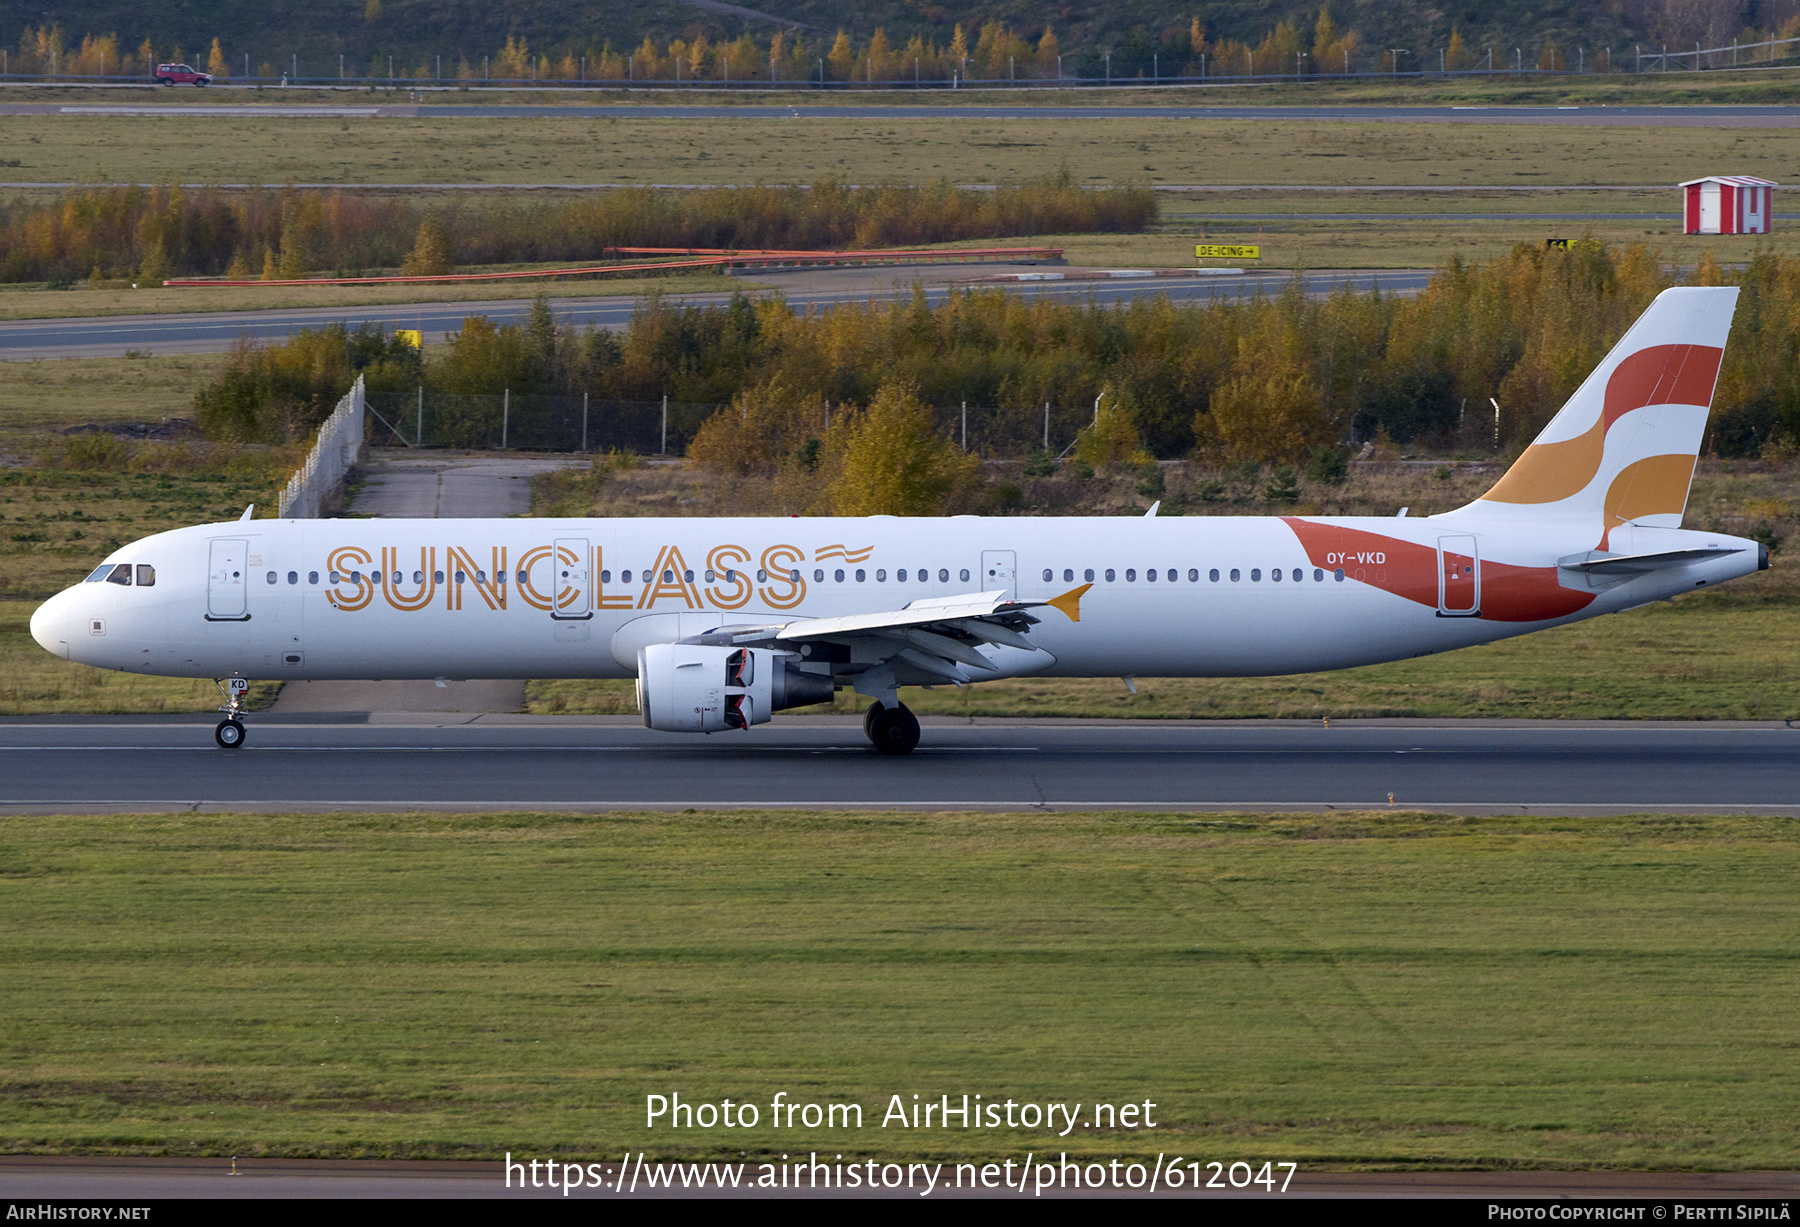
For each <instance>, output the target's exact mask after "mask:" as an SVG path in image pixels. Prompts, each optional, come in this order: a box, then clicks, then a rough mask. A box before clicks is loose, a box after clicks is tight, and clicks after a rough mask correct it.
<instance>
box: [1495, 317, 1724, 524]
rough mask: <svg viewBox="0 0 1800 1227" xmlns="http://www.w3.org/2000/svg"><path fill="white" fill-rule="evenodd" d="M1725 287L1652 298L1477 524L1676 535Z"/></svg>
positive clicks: (1715, 373) (1714, 365)
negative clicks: (1572, 524)
mask: <svg viewBox="0 0 1800 1227" xmlns="http://www.w3.org/2000/svg"><path fill="white" fill-rule="evenodd" d="M1737 296H1738V291H1737V289H1736V288H1735V287H1710V286H1709V287H1683V288H1679V289H1673V290H1664V291H1663V292H1662V293H1661V294H1658V295H1657V296H1656V301H1655V302H1653V303H1651V304H1650V309H1649V310H1647V311H1645V312H1644V314H1643V315H1642V316H1640V317H1639V318H1638V321H1637V323H1635V324H1633V325H1632V326H1631V329H1630V331H1628V332H1627V333H1626V334H1625V335H1624V336H1623V337H1622V338H1620V340H1619V343H1618V344H1617V345H1615V346H1613V349H1612V352H1611V353H1609V354H1607V355H1606V358H1605V359H1604V360H1603V361H1602V362H1601V363H1600V365H1599V366H1598V367H1596V368H1594V373H1593V374H1592V375H1589V376H1588V378H1587V380H1586V382H1584V383H1583V384H1582V385H1581V387H1579V388H1577V389H1576V390H1575V395H1573V396H1571V397H1570V398H1569V401H1568V403H1567V404H1565V405H1564V406H1563V407H1562V411H1561V412H1560V413H1558V414H1557V415H1556V416H1555V417H1554V418H1552V419H1551V420H1550V424H1549V425H1548V426H1546V427H1544V430H1543V433H1541V434H1540V435H1538V437H1537V440H1536V441H1535V442H1534V443H1532V445H1531V446H1530V447H1528V448H1526V449H1525V454H1524V455H1522V456H1520V457H1519V459H1518V460H1517V461H1516V462H1515V463H1514V464H1513V466H1512V467H1511V468H1510V469H1508V470H1507V471H1506V474H1505V475H1504V476H1503V477H1501V478H1500V480H1499V481H1498V482H1496V483H1495V484H1494V488H1493V489H1491V490H1489V491H1488V492H1487V493H1486V494H1484V495H1482V496H1481V498H1480V499H1478V500H1477V501H1476V502H1474V503H1472V504H1470V506H1469V507H1467V508H1465V509H1464V510H1465V512H1467V513H1469V514H1475V515H1480V516H1482V517H1484V518H1495V517H1500V518H1505V519H1511V520H1544V521H1554V522H1558V523H1567V522H1568V521H1571V520H1577V521H1588V522H1591V523H1592V524H1593V525H1594V527H1595V530H1596V533H1597V534H1598V536H1599V538H1600V544H1599V548H1601V549H1605V548H1606V538H1607V536H1608V535H1609V534H1610V533H1611V532H1612V530H1613V529H1615V528H1618V527H1620V526H1621V525H1624V524H1642V525H1646V526H1651V527H1658V528H1679V527H1680V526H1681V517H1682V514H1683V512H1685V511H1686V510H1687V496H1688V486H1689V484H1690V483H1691V482H1692V480H1693V476H1694V461H1695V459H1696V458H1697V457H1698V456H1699V454H1700V441H1701V439H1702V437H1703V436H1704V435H1705V433H1706V417H1707V414H1708V412H1709V411H1710V410H1711V408H1712V398H1713V388H1714V386H1715V385H1716V384H1717V382H1718V377H1719V364H1720V361H1721V360H1722V359H1723V358H1724V356H1725V339H1726V337H1727V335H1728V334H1729V333H1730V331H1731V316H1732V312H1733V311H1734V310H1736V307H1737Z"/></svg>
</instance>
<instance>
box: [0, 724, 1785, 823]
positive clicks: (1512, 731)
mask: <svg viewBox="0 0 1800 1227" xmlns="http://www.w3.org/2000/svg"><path fill="white" fill-rule="evenodd" d="M346 719H348V720H350V721H354V723H338V722H337V721H343V720H346ZM211 723H212V722H211V720H210V718H208V717H198V716H197V717H183V718H151V719H144V720H139V721H133V720H131V719H129V718H121V717H94V718H81V719H70V720H49V719H45V718H42V717H38V718H30V717H25V718H19V719H14V720H7V721H3V722H0V781H4V783H0V810H4V811H14V812H16V811H19V810H32V811H74V810H134V809H143V808H155V809H164V808H170V807H175V808H196V809H207V810H217V809H227V810H240V809H249V810H258V811H269V812H276V811H286V810H300V809H321V808H323V809H337V808H343V809H361V808H377V809H387V808H413V807H432V808H442V809H449V810H456V809H472V810H492V809H521V808H544V807H553V808H573V809H611V808H642V807H647V806H648V807H662V806H669V807H680V808H685V807H689V806H694V807H720V806H725V807H734V806H735V807H742V806H832V807H839V808H842V807H856V808H863V807H870V808H874V807H892V806H904V807H919V808H931V809H943V808H971V807H972V808H995V809H1020V808H1049V809H1070V808H1114V807H1118V808H1133V809H1158V810H1162V809H1178V810H1181V809H1192V810H1207V809H1262V808H1270V807H1273V808H1298V809H1338V808H1346V809H1367V808H1371V807H1385V806H1387V805H1388V804H1389V797H1390V794H1391V795H1392V798H1393V803H1394V804H1395V805H1397V806H1402V807H1410V808H1429V809H1455V810H1465V811H1469V812H1515V813H1516V812H1554V813H1601V812H1633V811H1640V810H1658V811H1668V810H1696V811H1721V810H1722V811H1751V810H1753V811H1756V812H1767V813H1782V814H1792V815H1794V816H1800V728H1791V727H1788V726H1786V725H1784V724H1780V723H1771V724H1665V723H1630V722H1617V723H1592V724H1587V723H1568V722H1556V721H1537V722H1532V721H1519V722H1489V721H1473V722H1456V721H1450V722H1432V721H1347V722H1346V721H1338V722H1336V723H1334V724H1333V725H1332V726H1331V727H1330V728H1325V727H1323V726H1321V725H1318V724H1313V723H1308V722H1275V721H1271V722H1261V723H1245V724H1218V723H1208V722H1193V723H1190V722H1176V721H1168V722H1114V721H1091V722H1084V721H1006V720H992V721H990V720H983V721H975V722H969V721H964V720H956V719H949V718H927V719H926V720H924V721H922V723H923V724H924V726H925V727H924V737H923V740H922V741H921V743H920V746H919V749H918V750H916V751H915V752H914V753H912V754H911V755H908V756H905V757H901V758H889V757H883V756H881V755H878V754H876V753H875V752H874V751H872V750H871V749H870V748H869V747H868V745H867V743H866V742H865V740H864V738H863V735H862V731H861V726H860V722H858V721H855V720H847V719H844V718H836V717H806V716H798V717H789V718H778V719H777V721H776V722H775V723H773V724H770V725H764V726H761V727H758V728H756V729H753V730H751V731H749V732H738V733H731V734H718V735H716V736H711V737H690V736H684V735H681V734H676V733H656V732H651V731H650V730H647V729H645V728H643V727H642V725H641V724H639V723H638V722H637V720H636V718H635V717H554V716H536V717H534V716H505V715H490V716H484V715H475V714H470V715H462V716H430V715H423V714H406V713H379V714H377V715H373V716H371V715H368V714H366V713H358V714H354V715H351V716H348V717H344V716H333V715H331V714H316V715H314V716H313V717H311V721H310V722H309V721H308V720H303V719H297V718H294V717H285V718H284V717H281V716H278V715H274V714H270V715H267V716H263V717H257V716H255V715H252V716H250V717H249V718H248V720H247V722H246V723H247V724H248V726H249V737H248V740H247V744H246V746H245V748H243V749H241V750H235V751H226V750H220V749H217V748H216V747H215V746H214V745H213V740H212V728H211Z"/></svg>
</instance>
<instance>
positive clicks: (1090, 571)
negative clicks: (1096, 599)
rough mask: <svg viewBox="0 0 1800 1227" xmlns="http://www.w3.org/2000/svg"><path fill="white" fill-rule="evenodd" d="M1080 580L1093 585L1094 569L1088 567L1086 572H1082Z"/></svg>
mask: <svg viewBox="0 0 1800 1227" xmlns="http://www.w3.org/2000/svg"><path fill="white" fill-rule="evenodd" d="M1081 578H1082V579H1085V580H1086V581H1087V582H1088V583H1090V584H1091V583H1093V582H1094V568H1092V567H1089V568H1088V569H1087V570H1085V571H1083V572H1082V573H1081Z"/></svg>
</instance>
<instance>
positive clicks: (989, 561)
mask: <svg viewBox="0 0 1800 1227" xmlns="http://www.w3.org/2000/svg"><path fill="white" fill-rule="evenodd" d="M1015 557H1016V556H1015V555H1014V553H1013V551H1012V550H983V551H981V590H982V591H983V592H994V591H997V590H999V589H1002V588H1004V589H1005V590H1006V595H1007V596H1009V597H1013V596H1017V595H1018V586H1017V576H1016V574H1015V572H1016V571H1017V570H1018V563H1017V562H1016V561H1015Z"/></svg>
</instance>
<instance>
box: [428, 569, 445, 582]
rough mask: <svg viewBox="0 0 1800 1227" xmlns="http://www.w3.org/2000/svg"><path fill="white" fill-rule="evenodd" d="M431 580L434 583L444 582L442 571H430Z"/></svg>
mask: <svg viewBox="0 0 1800 1227" xmlns="http://www.w3.org/2000/svg"><path fill="white" fill-rule="evenodd" d="M431 582H432V583H434V584H441V583H443V582H444V573H443V572H442V571H433V572H432V573H431Z"/></svg>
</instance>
